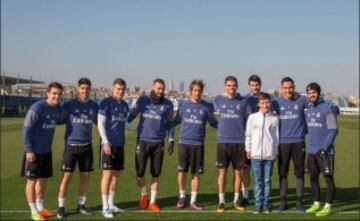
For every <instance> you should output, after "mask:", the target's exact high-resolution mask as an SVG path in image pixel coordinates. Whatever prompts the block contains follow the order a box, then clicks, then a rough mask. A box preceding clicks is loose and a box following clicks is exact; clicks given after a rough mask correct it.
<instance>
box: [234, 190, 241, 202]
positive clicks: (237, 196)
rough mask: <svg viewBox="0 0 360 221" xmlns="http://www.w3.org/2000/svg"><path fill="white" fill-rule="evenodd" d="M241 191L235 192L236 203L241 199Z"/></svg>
mask: <svg viewBox="0 0 360 221" xmlns="http://www.w3.org/2000/svg"><path fill="white" fill-rule="evenodd" d="M239 195H240V194H239V193H238V192H235V193H234V203H236V202H238V201H239Z"/></svg>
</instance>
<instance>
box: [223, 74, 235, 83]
mask: <svg viewBox="0 0 360 221" xmlns="http://www.w3.org/2000/svg"><path fill="white" fill-rule="evenodd" d="M228 81H235V82H236V84H238V80H237V78H236V77H235V76H233V75H229V76H227V77H226V78H225V83H226V82H228Z"/></svg>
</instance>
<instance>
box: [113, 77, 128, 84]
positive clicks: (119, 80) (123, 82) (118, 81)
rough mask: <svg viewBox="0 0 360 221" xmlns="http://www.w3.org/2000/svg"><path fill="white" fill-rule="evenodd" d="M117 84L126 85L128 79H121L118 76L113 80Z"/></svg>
mask: <svg viewBox="0 0 360 221" xmlns="http://www.w3.org/2000/svg"><path fill="white" fill-rule="evenodd" d="M115 84H119V85H121V86H126V81H124V80H123V79H121V78H116V79H115V80H114V82H113V85H115Z"/></svg>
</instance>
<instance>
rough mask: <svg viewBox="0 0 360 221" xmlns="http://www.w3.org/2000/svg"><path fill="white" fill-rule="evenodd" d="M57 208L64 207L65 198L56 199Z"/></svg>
mask: <svg viewBox="0 0 360 221" xmlns="http://www.w3.org/2000/svg"><path fill="white" fill-rule="evenodd" d="M58 202H59V207H65V198H58Z"/></svg>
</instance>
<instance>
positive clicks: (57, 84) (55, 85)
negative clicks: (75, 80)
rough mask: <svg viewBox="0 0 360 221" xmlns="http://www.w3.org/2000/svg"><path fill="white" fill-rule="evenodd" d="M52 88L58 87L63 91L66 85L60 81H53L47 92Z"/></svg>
mask: <svg viewBox="0 0 360 221" xmlns="http://www.w3.org/2000/svg"><path fill="white" fill-rule="evenodd" d="M52 88H57V89H60V90H61V91H62V90H64V86H62V85H61V84H60V83H58V82H51V83H50V84H49V85H48V86H47V88H46V91H47V92H50V91H51V89H52Z"/></svg>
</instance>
